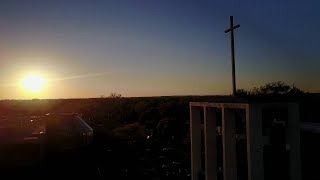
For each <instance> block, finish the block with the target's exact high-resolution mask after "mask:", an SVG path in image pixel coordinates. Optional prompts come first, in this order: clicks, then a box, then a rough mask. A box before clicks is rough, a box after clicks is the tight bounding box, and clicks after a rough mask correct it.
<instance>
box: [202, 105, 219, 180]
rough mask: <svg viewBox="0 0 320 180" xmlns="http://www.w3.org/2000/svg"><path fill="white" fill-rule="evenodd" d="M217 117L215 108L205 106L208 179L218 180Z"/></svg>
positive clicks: (206, 169)
mask: <svg viewBox="0 0 320 180" xmlns="http://www.w3.org/2000/svg"><path fill="white" fill-rule="evenodd" d="M216 118H217V115H216V111H215V109H214V108H209V107H205V108H204V138H205V141H204V142H205V171H206V173H205V174H206V180H217V140H216V139H217V137H216Z"/></svg>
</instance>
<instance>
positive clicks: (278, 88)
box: [237, 81, 305, 96]
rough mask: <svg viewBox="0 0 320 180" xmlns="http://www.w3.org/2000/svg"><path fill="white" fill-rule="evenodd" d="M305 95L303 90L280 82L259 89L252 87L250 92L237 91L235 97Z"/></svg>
mask: <svg viewBox="0 0 320 180" xmlns="http://www.w3.org/2000/svg"><path fill="white" fill-rule="evenodd" d="M303 93H305V92H304V91H303V90H301V89H299V88H297V87H295V86H294V85H292V86H290V85H287V84H285V83H284V82H282V81H277V82H271V83H267V84H265V85H263V86H260V87H254V88H253V89H251V90H244V89H238V90H237V95H239V96H250V95H255V96H261V95H262V96H268V95H273V96H279V95H297V94H303Z"/></svg>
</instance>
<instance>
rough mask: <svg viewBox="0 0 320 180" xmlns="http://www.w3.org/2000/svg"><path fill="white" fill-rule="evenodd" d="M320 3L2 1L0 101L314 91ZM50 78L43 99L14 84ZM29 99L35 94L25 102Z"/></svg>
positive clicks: (318, 84)
mask: <svg viewBox="0 0 320 180" xmlns="http://www.w3.org/2000/svg"><path fill="white" fill-rule="evenodd" d="M319 9H320V2H319V1H317V0H314V1H306V2H303V1H300V0H299V1H296V0H288V1H278V0H268V1H257V0H251V1H228V2H226V1H223V2H222V1H213V0H212V1H187V0H183V1H182V0H181V1H179V0H157V1H156V0H112V1H111V0H106V1H93V0H90V1H89V0H87V1H81V0H76V1H75V0H74V1H72V0H68V1H62V0H61V1H59V0H52V1H49V0H46V1H44V0H38V1H35V0H28V1H25V0H20V1H18V0H7V1H2V0H1V1H0V99H21V98H22V99H25V98H78V97H79V98H86V97H99V96H101V95H106V96H108V95H109V94H110V93H111V92H117V93H120V94H122V95H123V96H159V95H209V94H210V95H213V94H231V89H232V88H231V63H230V44H229V43H230V36H229V34H225V33H224V30H225V29H227V28H228V26H229V16H230V15H233V16H234V21H235V23H239V24H240V25H241V27H240V28H239V29H237V30H236V33H235V46H236V74H237V85H238V88H252V87H254V86H259V85H262V84H264V83H266V82H271V81H284V82H286V83H288V84H295V85H296V86H297V87H300V88H302V89H305V90H307V91H311V92H320V91H319V90H320V80H319V77H320V71H319V68H320V58H319V57H320V55H319V54H320V53H319V52H320V45H319V42H320V35H319V33H318V32H319V30H320V11H319ZM29 73H39V74H41V75H43V76H45V77H46V78H47V79H49V80H50V82H49V84H48V87H47V88H46V89H45V90H44V92H43V93H42V94H39V95H30V94H27V93H25V92H23V90H21V89H19V88H18V87H17V86H16V84H17V83H18V82H19V81H20V79H21V78H22V77H23V76H25V75H26V74H29ZM33 96H34V97H33Z"/></svg>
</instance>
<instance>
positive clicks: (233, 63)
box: [230, 16, 237, 96]
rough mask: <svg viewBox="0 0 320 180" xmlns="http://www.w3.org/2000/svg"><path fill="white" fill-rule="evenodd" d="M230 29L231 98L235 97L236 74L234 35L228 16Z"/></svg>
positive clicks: (231, 17)
mask: <svg viewBox="0 0 320 180" xmlns="http://www.w3.org/2000/svg"><path fill="white" fill-rule="evenodd" d="M230 28H231V64H232V88H233V96H235V95H236V93H237V92H236V72H235V62H234V34H233V16H230Z"/></svg>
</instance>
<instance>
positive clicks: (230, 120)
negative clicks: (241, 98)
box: [222, 108, 237, 180]
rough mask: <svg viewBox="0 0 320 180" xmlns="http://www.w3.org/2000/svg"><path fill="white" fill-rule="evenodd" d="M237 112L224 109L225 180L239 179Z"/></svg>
mask: <svg viewBox="0 0 320 180" xmlns="http://www.w3.org/2000/svg"><path fill="white" fill-rule="evenodd" d="M235 133H236V132H235V112H234V110H231V109H226V108H223V109H222V140H223V177H224V180H236V179H237V158H236V137H235Z"/></svg>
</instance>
